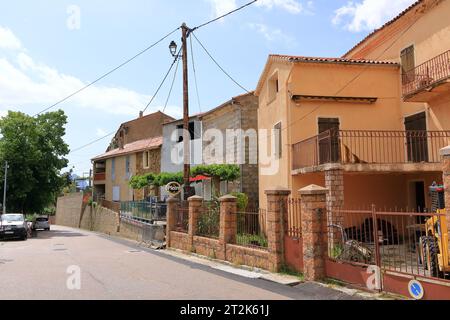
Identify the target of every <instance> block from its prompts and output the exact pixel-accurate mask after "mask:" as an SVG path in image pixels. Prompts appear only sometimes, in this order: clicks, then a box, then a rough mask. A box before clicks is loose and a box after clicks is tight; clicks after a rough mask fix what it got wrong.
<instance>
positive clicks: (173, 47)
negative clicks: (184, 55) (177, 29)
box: [169, 41, 178, 57]
mask: <svg viewBox="0 0 450 320" xmlns="http://www.w3.org/2000/svg"><path fill="white" fill-rule="evenodd" d="M177 47H178V46H177V43H176V42H175V41H172V42H171V43H170V45H169V49H170V53H171V54H172V57H175V56H176V54H177Z"/></svg>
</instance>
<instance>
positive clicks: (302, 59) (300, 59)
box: [272, 55, 397, 65]
mask: <svg viewBox="0 0 450 320" xmlns="http://www.w3.org/2000/svg"><path fill="white" fill-rule="evenodd" d="M272 56H273V57H278V58H279V59H285V60H287V61H289V62H319V63H320V62H323V63H354V64H390V65H396V64H397V63H396V62H392V61H382V60H367V59H346V58H324V57H304V56H288V55H272Z"/></svg>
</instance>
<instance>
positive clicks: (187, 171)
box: [181, 23, 193, 200]
mask: <svg viewBox="0 0 450 320" xmlns="http://www.w3.org/2000/svg"><path fill="white" fill-rule="evenodd" d="M181 31H182V38H181V41H182V45H183V49H182V51H183V52H182V60H183V129H184V130H183V150H184V170H183V182H184V199H185V200H187V198H189V197H190V196H192V195H193V192H192V188H191V187H190V176H191V166H190V147H191V137H190V132H189V86H188V81H189V77H188V57H187V52H188V46H187V38H188V36H189V31H190V29H189V28H188V27H187V25H186V23H183V24H182V26H181Z"/></svg>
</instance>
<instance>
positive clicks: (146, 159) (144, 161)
mask: <svg viewBox="0 0 450 320" xmlns="http://www.w3.org/2000/svg"><path fill="white" fill-rule="evenodd" d="M142 158H143V159H142V164H143V167H144V169H148V168H150V151H144V153H143V154H142Z"/></svg>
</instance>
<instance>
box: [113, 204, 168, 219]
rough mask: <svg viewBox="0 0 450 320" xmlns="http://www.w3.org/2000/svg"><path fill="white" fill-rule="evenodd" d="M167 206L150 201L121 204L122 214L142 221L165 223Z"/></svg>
mask: <svg viewBox="0 0 450 320" xmlns="http://www.w3.org/2000/svg"><path fill="white" fill-rule="evenodd" d="M166 210H167V205H166V204H165V203H158V202H149V201H127V202H125V201H124V202H120V214H121V215H122V216H125V217H128V218H133V219H136V220H140V221H155V220H156V221H165V220H166Z"/></svg>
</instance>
